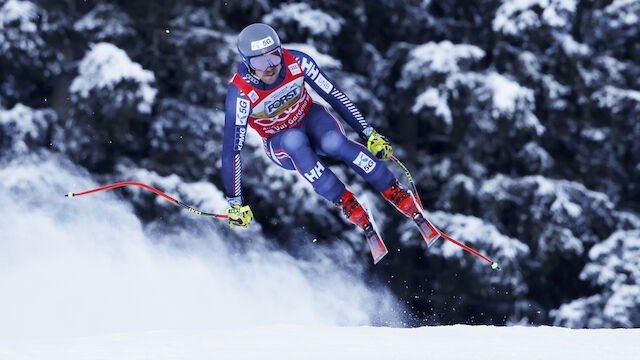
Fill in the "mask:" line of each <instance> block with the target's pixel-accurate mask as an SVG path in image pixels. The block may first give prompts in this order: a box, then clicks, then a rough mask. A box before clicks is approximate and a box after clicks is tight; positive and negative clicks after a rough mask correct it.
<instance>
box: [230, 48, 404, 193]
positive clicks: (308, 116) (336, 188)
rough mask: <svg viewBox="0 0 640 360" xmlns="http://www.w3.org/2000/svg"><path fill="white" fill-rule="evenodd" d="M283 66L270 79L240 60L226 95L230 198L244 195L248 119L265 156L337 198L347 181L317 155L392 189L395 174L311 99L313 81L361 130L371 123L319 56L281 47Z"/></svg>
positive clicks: (372, 182) (322, 95)
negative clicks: (321, 65) (336, 160)
mask: <svg viewBox="0 0 640 360" xmlns="http://www.w3.org/2000/svg"><path fill="white" fill-rule="evenodd" d="M282 52H283V54H282V55H283V59H282V62H281V65H282V69H281V71H280V73H279V76H278V79H277V80H276V81H275V82H274V83H273V84H271V85H267V84H265V83H264V82H262V81H260V80H259V79H258V78H257V77H255V76H253V75H252V74H251V73H249V71H248V69H247V67H246V65H245V64H244V63H242V64H240V65H239V66H238V68H237V71H236V73H235V74H234V76H233V78H232V80H231V81H230V83H229V88H228V91H227V97H226V101H225V128H224V143H223V149H222V173H223V178H224V185H225V192H226V196H227V198H228V199H230V198H238V197H240V196H241V173H242V161H241V157H240V151H241V150H242V147H243V145H244V141H245V137H246V132H247V125H249V126H251V127H252V128H253V129H254V130H256V131H257V132H258V134H260V136H261V137H262V141H263V147H264V150H265V152H266V154H267V156H268V157H269V158H270V159H271V160H272V161H273V162H274V163H276V164H277V165H278V166H280V167H282V168H284V169H287V170H296V171H298V172H299V173H300V174H301V175H302V177H303V178H305V179H306V180H307V181H308V182H309V183H311V185H312V186H313V188H314V190H315V191H316V192H317V193H318V194H320V195H322V196H323V197H324V198H326V199H327V200H329V201H332V202H336V201H338V200H339V199H340V197H341V196H342V195H343V194H344V192H345V185H344V184H343V183H342V182H341V181H340V180H339V179H338V178H337V177H336V175H335V174H334V173H333V172H332V171H331V170H330V169H329V168H328V167H327V166H326V165H325V164H324V163H323V161H322V160H321V159H320V157H319V155H323V156H331V157H335V158H339V159H341V160H343V161H344V162H345V163H346V164H348V165H349V166H350V167H351V168H352V169H354V170H355V171H356V172H357V173H358V174H360V175H361V176H362V177H363V178H364V179H365V180H367V181H368V182H369V183H370V184H371V185H372V186H373V187H374V188H375V189H376V190H377V191H379V192H382V191H385V190H386V189H388V188H389V187H390V186H391V184H392V183H393V182H394V181H395V178H394V176H393V174H392V173H391V172H390V171H389V170H388V169H387V167H386V166H385V165H384V163H383V162H382V161H381V160H378V159H377V158H376V157H375V156H373V155H372V154H371V153H370V152H369V151H368V150H367V148H366V147H364V146H362V145H361V144H359V143H356V142H354V141H351V140H349V139H348V138H347V137H346V135H345V132H344V129H343V127H342V125H341V124H340V122H339V121H338V120H337V119H335V118H334V117H333V116H332V115H331V114H330V113H329V112H328V111H327V110H326V109H325V108H324V107H323V106H321V105H319V104H316V103H314V102H313V101H312V99H311V96H310V94H309V92H308V91H307V89H306V87H305V84H309V85H310V86H311V88H312V89H313V90H315V92H316V93H318V94H319V95H320V96H321V97H322V98H323V99H324V100H325V101H326V102H327V103H329V104H330V105H331V106H332V107H333V109H335V111H336V112H337V113H338V114H339V115H340V116H341V117H342V118H343V119H344V120H345V121H346V122H347V123H348V124H349V125H350V126H351V127H352V128H353V129H354V130H355V131H356V132H358V133H359V134H362V133H363V130H364V129H365V128H367V127H368V124H367V123H366V121H365V120H364V117H363V116H362V114H361V113H360V111H359V110H358V109H357V108H356V106H355V105H354V104H353V103H352V102H351V100H349V98H347V96H346V95H345V94H344V93H343V92H342V91H340V90H339V89H338V88H337V87H336V86H335V84H334V83H333V82H332V81H331V80H330V79H329V78H328V77H327V75H326V74H325V73H324V72H323V71H322V70H321V69H320V68H319V67H318V65H317V64H316V62H315V61H314V60H313V59H312V58H311V57H310V56H309V55H307V54H305V53H303V52H301V51H295V50H286V49H283V50H282Z"/></svg>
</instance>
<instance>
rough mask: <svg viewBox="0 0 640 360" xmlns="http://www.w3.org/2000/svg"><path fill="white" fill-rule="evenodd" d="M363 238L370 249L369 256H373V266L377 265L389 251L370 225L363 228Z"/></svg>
mask: <svg viewBox="0 0 640 360" xmlns="http://www.w3.org/2000/svg"><path fill="white" fill-rule="evenodd" d="M364 236H365V237H366V239H367V243H368V244H369V249H371V256H373V264H374V265H375V264H377V263H378V262H379V261H380V260H382V258H383V257H384V256H385V255H387V253H388V252H389V250H387V247H386V246H385V244H384V241H382V238H381V237H380V234H379V233H378V232H377V231H376V230H375V229H374V228H373V226H372V225H371V224H368V225H367V226H365V229H364Z"/></svg>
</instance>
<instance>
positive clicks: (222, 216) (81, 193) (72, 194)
mask: <svg viewBox="0 0 640 360" xmlns="http://www.w3.org/2000/svg"><path fill="white" fill-rule="evenodd" d="M127 185H133V186H140V187H143V188H145V189H147V190H151V191H153V192H154V193H156V194H158V195H160V196H162V197H164V198H165V199H167V200H171V201H173V202H174V203H176V204H178V205H180V206H182V207H183V208H185V209H187V210H189V211H191V212H192V213H195V214H198V215H202V216H207V217H215V218H228V217H229V216H228V215H222V214H210V213H206V212H202V211H200V210H197V209H194V208H192V207H191V206H189V205H187V204H185V203H183V202H181V201H178V200H176V199H174V198H172V197H171V196H169V195H167V194H165V193H163V192H162V191H160V190H158V189H156V188H153V187H151V186H149V185H146V184H142V183H139V182H132V181H127V182H119V183H115V184H111V185H107V186H103V187H99V188H96V189H92V190H87V191H84V192H80V193H72V192H70V193H68V194H66V195H65V196H66V197H70V198H72V197H76V196H80V195H86V194H91V193H94V192H97V191H102V190H108V189H113V188H117V187H121V186H127Z"/></svg>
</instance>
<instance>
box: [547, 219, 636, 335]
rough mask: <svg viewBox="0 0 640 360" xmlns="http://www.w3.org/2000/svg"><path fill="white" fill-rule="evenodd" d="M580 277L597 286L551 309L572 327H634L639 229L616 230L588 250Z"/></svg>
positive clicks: (560, 321) (559, 321)
mask: <svg viewBox="0 0 640 360" xmlns="http://www.w3.org/2000/svg"><path fill="white" fill-rule="evenodd" d="M589 259H590V260H591V262H589V263H588V264H587V266H585V268H584V270H583V271H582V273H581V274H580V278H581V279H582V280H587V281H589V282H591V283H593V285H594V286H597V287H598V288H601V289H602V291H601V292H599V293H598V294H595V295H592V296H589V297H585V298H580V299H577V300H574V301H572V302H570V303H568V304H564V305H562V306H561V307H560V308H559V309H558V310H555V311H553V312H552V316H553V317H554V319H555V320H554V324H555V325H560V326H569V327H573V328H583V327H589V328H602V327H637V326H638V324H639V323H640V230H637V229H636V230H619V231H616V232H615V233H613V234H612V235H611V236H610V237H609V238H608V239H606V240H605V241H604V242H602V243H599V244H597V245H596V246H594V247H593V248H592V249H591V251H589Z"/></svg>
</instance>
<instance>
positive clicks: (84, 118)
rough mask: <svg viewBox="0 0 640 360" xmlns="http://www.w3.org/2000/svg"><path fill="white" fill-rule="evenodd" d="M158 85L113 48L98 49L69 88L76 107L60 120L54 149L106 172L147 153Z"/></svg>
mask: <svg viewBox="0 0 640 360" xmlns="http://www.w3.org/2000/svg"><path fill="white" fill-rule="evenodd" d="M154 81H155V76H154V74H153V73H152V72H151V71H149V70H145V69H143V68H142V66H140V64H138V63H135V62H132V61H131V59H129V57H128V56H127V54H126V53H125V52H124V51H123V50H121V49H119V48H117V47H116V46H114V45H113V44H109V43H99V44H96V45H93V46H92V47H91V49H90V50H89V51H88V52H87V54H86V55H85V56H84V58H83V59H82V61H81V62H80V64H79V66H78V75H77V76H76V77H75V78H74V79H73V82H72V83H71V86H70V88H69V92H70V93H71V101H72V103H73V107H72V108H71V110H70V112H69V114H68V117H67V118H62V119H60V121H61V125H62V127H61V129H59V131H57V133H56V144H55V145H56V146H57V147H59V148H60V149H62V150H63V151H64V152H66V153H67V154H69V155H70V156H71V157H72V158H73V159H75V160H77V161H79V162H80V163H82V164H84V165H86V166H89V167H91V168H93V169H96V170H102V171H105V170H109V168H110V166H112V165H113V162H114V160H115V159H116V158H117V157H118V156H122V155H129V156H134V155H136V154H142V153H144V149H145V148H147V146H148V144H147V142H146V135H147V131H148V130H147V129H148V126H149V115H150V114H151V110H152V106H153V104H154V102H155V97H156V93H157V90H156V89H155V88H154V87H153V85H154ZM138 156H139V155H138Z"/></svg>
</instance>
